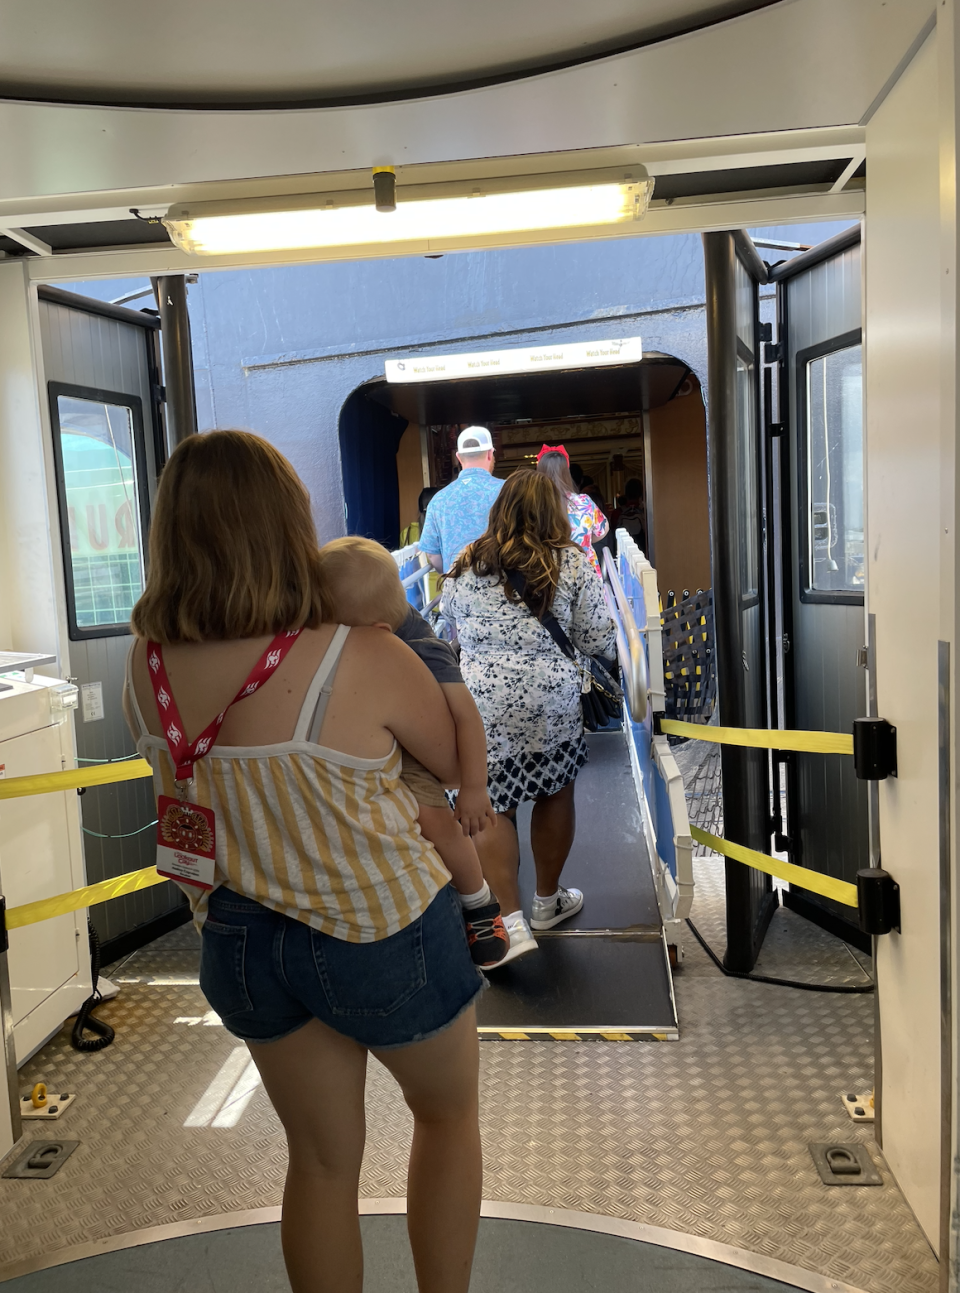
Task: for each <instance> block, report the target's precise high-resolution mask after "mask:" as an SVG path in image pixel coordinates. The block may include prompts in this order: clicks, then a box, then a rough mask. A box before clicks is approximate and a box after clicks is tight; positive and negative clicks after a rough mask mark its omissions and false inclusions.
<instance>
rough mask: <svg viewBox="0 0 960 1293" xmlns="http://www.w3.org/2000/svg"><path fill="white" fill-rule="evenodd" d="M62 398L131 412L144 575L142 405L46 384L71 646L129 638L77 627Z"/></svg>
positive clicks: (146, 507) (135, 398)
mask: <svg viewBox="0 0 960 1293" xmlns="http://www.w3.org/2000/svg"><path fill="white" fill-rule="evenodd" d="M61 395H67V396H72V397H73V398H74V399H80V400H89V401H90V402H91V403H93V404H112V405H114V406H115V407H118V408H126V409H129V410H130V414H131V417H132V419H133V439H134V453H135V456H136V470H137V503H138V505H139V519H140V536H141V542H142V544H143V562H144V573H145V571H146V560H147V551H146V538H147V534H148V531H149V528H150V487H149V480H148V478H149V472H148V468H147V448H146V443H145V435H144V429H143V402H142V400H141V399H140V396H139V395H125V394H123V393H122V392H120V391H105V390H100V389H99V388H97V387H93V386H74V385H72V384H71V383H69V382H53V381H50V382H47V398H48V400H49V403H50V428H51V430H52V432H53V458H54V464H55V472H54V474H55V477H56V486H57V510H58V512H59V516H60V553H61V556H62V558H63V579H64V588H65V591H66V597H67V632H68V635H69V637H70V641H71V642H84V641H87V640H89V639H91V638H108V637H121V636H124V637H129V635H130V625H129V624H96V625H94V626H93V627H91V628H81V627H80V626H79V625H78V624H77V607H76V598H75V589H74V584H73V562H72V561H71V559H70V515H69V510H68V504H67V482H66V476H65V474H64V467H63V446H62V445H61V443H60V408H59V405H58V403H57V401H58V399H59V397H60V396H61Z"/></svg>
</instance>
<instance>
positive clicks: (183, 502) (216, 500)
mask: <svg viewBox="0 0 960 1293" xmlns="http://www.w3.org/2000/svg"><path fill="white" fill-rule="evenodd" d="M322 620H323V613H322V610H321V601H320V562H319V557H318V552H317V535H316V530H315V529H314V525H313V517H312V516H311V514H310V496H309V494H308V493H307V491H306V489H305V488H304V485H303V482H302V481H301V480H300V478H299V476H298V475H297V473H296V472H295V471H294V470H293V468H292V467H291V466H290V464H289V462H287V460H286V458H284V456H283V454H281V453H279V452H278V451H277V450H276V449H274V447H273V446H272V445H270V444H268V443H267V441H266V440H263V439H261V438H260V436H257V435H253V434H252V433H251V432H249V431H208V432H206V433H205V434H204V435H192V436H190V437H189V438H188V439H186V440H184V441H182V442H181V443H180V444H179V445H177V447H176V449H175V450H174V451H173V453H172V454H171V455H170V460H169V462H168V463H167V465H166V466H165V467H164V469H163V472H162V474H161V476H160V484H159V486H158V488H157V499H156V503H155V505H154V509H153V519H152V521H151V525H150V565H149V573H148V576H147V586H146V588H145V589H144V593H143V596H142V597H141V598H140V600H139V601H138V602H137V604H136V606H134V608H133V614H132V616H131V617H130V623H131V627H132V628H133V631H134V633H136V634H137V636H138V637H142V638H148V639H150V640H151V641H154V642H160V643H161V644H162V645H164V646H166V645H168V644H169V643H173V642H208V641H211V640H217V641H224V640H228V639H236V638H253V637H261V636H263V635H264V634H267V633H279V632H281V631H282V630H284V629H299V628H316V627H317V625H318V624H320V623H321V622H322Z"/></svg>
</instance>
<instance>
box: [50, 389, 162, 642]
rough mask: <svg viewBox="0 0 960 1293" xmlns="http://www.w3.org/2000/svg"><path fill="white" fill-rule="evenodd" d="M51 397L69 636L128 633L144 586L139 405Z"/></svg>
mask: <svg viewBox="0 0 960 1293" xmlns="http://www.w3.org/2000/svg"><path fill="white" fill-rule="evenodd" d="M51 393H53V392H51ZM52 402H53V403H54V406H55V407H54V411H55V414H56V425H55V427H54V435H55V437H56V447H57V455H56V456H57V460H58V468H59V474H60V481H59V485H60V507H61V517H62V519H63V520H64V521H65V522H66V524H65V526H64V536H63V539H64V547H65V549H66V548H67V544H68V543H69V549H68V551H65V553H64V558H65V560H64V566H65V570H66V576H67V595H68V610H69V618H70V628H71V636H75V637H100V636H103V635H104V631H105V630H106V632H107V633H109V632H111V631H112V632H114V633H116V632H129V622H130V613H131V611H132V610H133V607H134V603H135V602H136V601H137V599H138V598H139V597H140V594H141V593H142V592H143V583H144V562H143V546H144V545H143V524H142V506H141V500H142V495H143V480H142V473H141V469H140V463H139V454H138V444H137V441H138V434H139V419H138V418H137V417H136V415H137V414H138V413H139V410H138V409H136V408H135V407H134V405H133V404H121V403H113V402H111V401H110V400H109V399H92V398H88V397H86V396H78V395H74V394H63V393H58V394H56V395H55V399H54V401H52Z"/></svg>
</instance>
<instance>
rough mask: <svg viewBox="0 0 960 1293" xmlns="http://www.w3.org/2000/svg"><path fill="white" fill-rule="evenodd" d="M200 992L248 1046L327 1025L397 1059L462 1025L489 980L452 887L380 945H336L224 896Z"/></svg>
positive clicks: (209, 922) (209, 938)
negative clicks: (397, 1050)
mask: <svg viewBox="0 0 960 1293" xmlns="http://www.w3.org/2000/svg"><path fill="white" fill-rule="evenodd" d="M200 987H201V989H202V990H203V995H204V996H205V997H206V998H207V1001H208V1002H209V1003H210V1006H211V1007H212V1009H213V1010H215V1011H216V1012H217V1014H218V1015H219V1016H220V1018H221V1019H222V1020H223V1025H224V1027H225V1028H226V1029H227V1030H228V1031H229V1032H231V1033H232V1034H233V1035H234V1037H239V1038H240V1039H241V1041H245V1042H275V1041H279V1040H280V1038H281V1037H286V1036H288V1035H289V1034H290V1033H293V1032H296V1030H297V1029H298V1028H302V1027H303V1025H304V1024H305V1023H308V1022H309V1020H311V1019H319V1020H320V1021H321V1022H322V1023H324V1024H327V1025H329V1027H330V1028H333V1029H335V1030H336V1031H337V1032H338V1033H343V1034H344V1036H346V1037H352V1038H353V1039H354V1041H357V1042H359V1043H360V1044H361V1045H362V1046H367V1047H369V1048H370V1049H371V1050H389V1049H390V1048H392V1047H395V1046H409V1045H410V1044H411V1043H412V1042H421V1041H424V1040H426V1038H428V1037H432V1036H433V1035H434V1034H435V1033H439V1032H441V1031H442V1030H443V1029H444V1028H446V1027H447V1026H448V1025H449V1024H452V1023H453V1021H454V1020H455V1019H456V1018H457V1017H458V1016H459V1015H460V1014H462V1013H463V1011H464V1010H465V1009H466V1008H467V1006H469V1005H470V1003H471V1002H472V1001H473V1000H474V998H475V997H476V996H477V994H478V993H479V992H481V991H482V990H483V987H484V978H483V975H482V974H481V973H480V971H479V970H478V969H477V967H476V966H475V965H474V963H473V961H472V960H471V958H470V951H469V948H468V945H467V935H466V929H465V927H464V921H463V913H462V911H461V908H460V899H459V898H458V896H457V894H456V892H455V890H454V888H453V886H452V885H447V886H446V887H445V888H444V889H441V891H440V892H439V893H438V894H437V896H436V897H435V898H434V900H433V902H431V904H430V906H429V907H428V908H427V910H426V911H425V912H424V913H423V915H422V916H421V917H419V919H418V920H415V921H413V923H412V924H410V925H407V926H406V928H405V929H401V930H400V931H399V933H396V934H391V935H390V937H389V938H383V939H380V940H379V941H378V942H376V943H347V942H345V941H344V940H343V939H340V938H333V937H332V935H330V934H322V933H321V932H320V931H319V930H316V929H313V928H312V927H311V926H310V925H307V924H304V922H303V921H300V920H294V919H293V917H291V916H284V915H281V913H280V912H277V911H272V910H271V909H270V908H269V907H264V906H263V904H262V903H259V902H254V900H253V899H252V898H244V897H242V896H241V895H240V894H237V893H234V892H233V890H232V889H226V888H222V887H221V888H219V889H216V890H214V892H213V893H212V894H211V895H210V899H209V906H208V908H207V918H206V920H205V921H204V924H203V950H202V952H201V955H200Z"/></svg>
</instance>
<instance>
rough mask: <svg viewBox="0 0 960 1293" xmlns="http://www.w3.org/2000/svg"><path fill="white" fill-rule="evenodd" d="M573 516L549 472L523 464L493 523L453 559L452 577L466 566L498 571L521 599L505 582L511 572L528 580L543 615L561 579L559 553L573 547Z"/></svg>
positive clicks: (498, 502)
mask: <svg viewBox="0 0 960 1293" xmlns="http://www.w3.org/2000/svg"><path fill="white" fill-rule="evenodd" d="M573 546H574V544H573V539H572V538H571V537H570V520H569V517H568V516H567V509H566V508H565V507H564V503H563V498H562V496H561V494H560V491H559V490H558V489H557V487H556V485H555V484H554V483H553V481H552V480H551V479H550V477H549V476H545V475H543V474H542V473H539V472H536V471H531V470H530V469H529V468H527V467H522V468H521V469H520V470H519V471H515V472H514V473H513V475H512V476H510V477H508V478H507V482H506V484H505V485H504V487H503V489H501V491H500V493H499V494H498V495H497V497H496V498H495V499H494V501H493V506H492V507H491V508H490V522H489V524H488V526H487V528H486V530H485V531H484V532H483V534H481V536H480V538H479V539H477V540H475V542H473V543H471V544H470V545H469V547H467V548H465V549H464V551H463V552H462V553H461V554H460V556H459V557H458V558H457V560H456V561H455V562H454V563H453V566H452V567H451V570H450V573H449V574H448V575H447V576H446V578H448V579H456V578H457V577H458V576H459V575H462V574H463V573H464V572H465V571H467V570H473V571H474V572H475V573H476V574H478V575H495V576H496V578H497V582H498V583H501V584H503V588H504V592H505V593H506V596H507V598H508V599H509V600H510V601H512V602H517V601H519V600H520V598H519V596H518V594H517V593H516V592H514V590H513V588H511V586H510V585H509V584H508V583H507V575H508V573H510V572H511V571H517V572H518V573H519V574H522V575H523V576H524V578H525V579H526V581H527V587H526V593H527V597H528V598H529V599H530V601H531V603H532V605H533V606H534V607H535V608H536V611H537V614H538V615H539V616H541V617H542V616H544V615H545V614H546V613H547V611H548V610H549V609H550V607H551V606H552V605H553V596H554V593H555V592H556V590H557V581H558V579H559V578H560V553H561V552H562V551H563V549H564V548H572V547H573Z"/></svg>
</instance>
